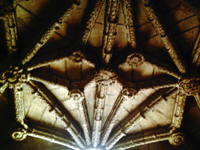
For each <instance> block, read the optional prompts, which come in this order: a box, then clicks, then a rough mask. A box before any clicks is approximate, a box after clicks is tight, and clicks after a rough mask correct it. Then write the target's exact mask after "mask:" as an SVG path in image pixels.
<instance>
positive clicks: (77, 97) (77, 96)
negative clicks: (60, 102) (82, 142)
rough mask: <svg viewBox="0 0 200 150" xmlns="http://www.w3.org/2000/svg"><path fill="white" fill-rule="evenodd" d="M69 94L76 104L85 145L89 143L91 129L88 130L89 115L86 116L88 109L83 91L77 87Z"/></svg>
mask: <svg viewBox="0 0 200 150" xmlns="http://www.w3.org/2000/svg"><path fill="white" fill-rule="evenodd" d="M69 95H70V96H71V97H72V98H73V99H74V101H76V103H77V105H78V109H79V116H80V118H81V125H82V128H83V132H84V136H85V139H86V143H87V145H90V144H91V137H90V135H91V131H90V123H89V117H88V113H87V112H88V109H87V106H86V102H85V97H84V93H83V92H81V91H80V90H79V89H74V90H72V91H70V94H69Z"/></svg>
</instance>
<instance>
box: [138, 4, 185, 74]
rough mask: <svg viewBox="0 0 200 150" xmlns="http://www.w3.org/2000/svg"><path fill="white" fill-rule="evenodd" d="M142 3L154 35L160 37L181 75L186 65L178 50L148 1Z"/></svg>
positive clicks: (158, 15)
mask: <svg viewBox="0 0 200 150" xmlns="http://www.w3.org/2000/svg"><path fill="white" fill-rule="evenodd" d="M141 1H142V2H143V8H144V10H145V13H146V14H147V17H148V18H149V20H150V21H151V23H152V25H153V27H154V29H155V30H156V33H157V34H158V35H159V36H160V38H161V41H162V43H163V44H164V46H165V48H166V50H167V51H168V53H169V55H170V56H171V58H172V60H173V61H174V63H175V65H176V66H177V68H178V69H179V71H180V72H181V73H185V72H186V69H187V64H186V63H185V61H184V59H183V57H182V55H181V54H180V52H179V50H178V48H177V47H176V45H175V43H174V42H173V39H172V37H171V36H170V35H169V34H166V32H165V29H164V27H163V26H164V24H163V21H162V20H161V17H160V14H159V13H158V11H156V9H155V8H153V5H152V4H150V2H149V0H147V1H146V0H141Z"/></svg>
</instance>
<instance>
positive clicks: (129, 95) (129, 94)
mask: <svg viewBox="0 0 200 150" xmlns="http://www.w3.org/2000/svg"><path fill="white" fill-rule="evenodd" d="M136 93H137V90H135V89H133V88H125V89H123V91H122V95H123V97H125V98H126V99H133V98H134V96H135V94H136Z"/></svg>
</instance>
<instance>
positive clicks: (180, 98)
mask: <svg viewBox="0 0 200 150" xmlns="http://www.w3.org/2000/svg"><path fill="white" fill-rule="evenodd" d="M186 98H187V96H186V95H185V94H183V93H182V92H179V93H178V94H177V96H176V100H175V106H174V113H173V117H172V123H171V127H172V128H174V129H175V128H180V127H181V123H182V119H183V113H184V107H185V102H186Z"/></svg>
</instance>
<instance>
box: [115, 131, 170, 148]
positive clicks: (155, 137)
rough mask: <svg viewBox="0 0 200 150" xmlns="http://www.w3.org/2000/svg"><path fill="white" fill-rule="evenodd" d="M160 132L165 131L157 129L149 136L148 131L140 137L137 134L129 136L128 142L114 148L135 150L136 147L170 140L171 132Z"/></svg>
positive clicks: (125, 141) (124, 141)
mask: <svg viewBox="0 0 200 150" xmlns="http://www.w3.org/2000/svg"><path fill="white" fill-rule="evenodd" d="M159 130H163V129H156V130H152V131H149V132H150V133H149V134H148V131H146V132H143V133H142V136H138V137H137V134H133V135H129V136H128V137H127V139H126V140H123V142H120V143H118V144H116V145H115V146H114V147H113V149H116V150H124V149H130V148H134V147H136V146H141V145H146V144H150V143H155V142H161V141H166V140H169V138H170V133H169V131H167V130H166V129H165V131H162V132H161V131H160V132H158V131H159Z"/></svg>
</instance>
